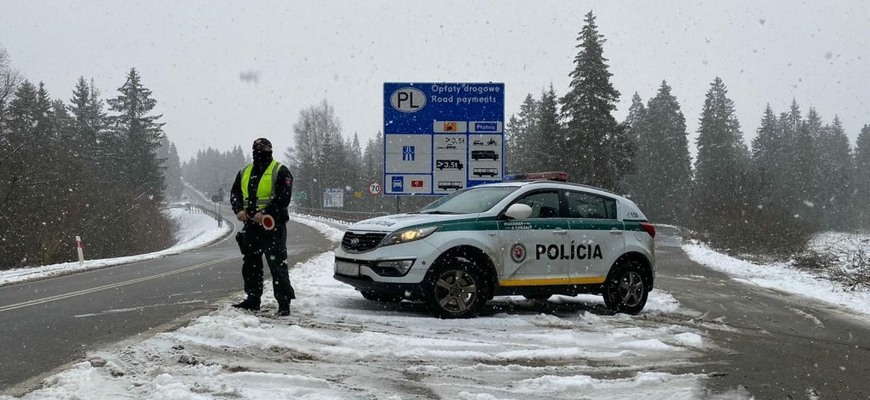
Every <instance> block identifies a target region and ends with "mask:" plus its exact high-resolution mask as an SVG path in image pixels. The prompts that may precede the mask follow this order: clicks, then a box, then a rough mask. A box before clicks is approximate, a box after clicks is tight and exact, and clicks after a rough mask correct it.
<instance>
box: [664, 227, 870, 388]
mask: <svg viewBox="0 0 870 400" xmlns="http://www.w3.org/2000/svg"><path fill="white" fill-rule="evenodd" d="M658 230H659V236H657V237H656V241H657V247H656V261H657V265H658V275H657V281H656V285H657V286H658V287H660V288H662V289H663V290H665V291H667V292H669V293H670V294H672V295H673V296H674V297H676V298H677V300H679V302H680V310H679V311H678V313H676V314H667V315H663V316H661V318H662V319H665V320H672V322H673V323H677V324H682V325H689V326H693V327H696V328H698V329H700V330H701V331H703V332H705V333H706V334H707V335H709V336H710V337H711V338H712V339H713V341H714V343H715V345H717V346H719V347H718V348H715V349H712V350H711V351H709V352H708V353H707V354H706V355H705V356H704V357H703V358H702V359H700V360H694V361H695V362H697V363H700V364H701V367H702V368H701V371H703V372H704V373H707V374H708V375H709V376H710V378H709V380H708V385H709V387H710V388H711V389H712V390H714V391H716V392H720V393H721V392H725V391H729V390H735V389H737V388H738V387H739V386H744V387H745V388H746V389H747V390H748V391H749V393H751V394H752V395H753V396H754V397H755V398H756V399H868V398H870V323H868V322H867V321H868V318H867V317H866V316H863V315H855V314H851V313H850V312H848V311H845V310H844V309H843V308H841V307H836V306H832V305H830V304H827V303H823V302H819V301H815V300H811V299H808V298H806V297H803V296H799V295H794V294H789V293H783V292H779V291H775V290H770V289H764V288H760V287H758V286H754V285H751V284H746V283H742V282H740V281H737V280H734V279H731V278H730V277H728V276H727V275H724V274H722V273H719V272H716V271H713V270H711V269H709V268H706V267H703V266H701V265H698V264H696V263H694V262H692V261H690V260H689V259H688V258H687V257H686V255H685V253H684V252H683V251H682V249H680V247H679V245H680V242H679V234H678V233H677V232H676V230H674V229H671V228H664V227H663V228H659V229H658ZM684 372H696V373H697V372H699V368H698V365H691V366H688V367H687V368H686V371H684Z"/></svg>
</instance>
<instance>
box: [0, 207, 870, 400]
mask: <svg viewBox="0 0 870 400" xmlns="http://www.w3.org/2000/svg"><path fill="white" fill-rule="evenodd" d="M298 222H302V223H305V224H307V225H310V226H313V227H315V228H317V229H318V230H319V231H321V232H323V233H324V234H326V235H327V237H328V238H329V239H330V240H332V241H333V242H334V241H337V240H338V238H339V237H340V231H338V230H336V229H334V228H331V227H329V226H326V225H324V224H322V223H319V222H315V221H310V220H303V219H298ZM662 231H663V232H665V234H664V235H662V236H661V240H659V242H658V244H659V250H658V251H659V273H658V278H657V279H658V280H657V287H658V289H657V290H655V291H654V292H652V293H651V295H650V302H649V304H648V306H647V309H646V310H645V311H644V312H643V313H642V314H641V315H639V316H626V315H610V314H609V313H608V312H607V311H606V310H605V309H604V307H603V304H602V302H601V299H600V297H595V296H578V297H561V296H554V297H553V298H551V299H550V300H549V301H546V302H541V301H528V300H525V299H523V298H521V297H500V298H497V299H495V300H493V301H491V302H490V303H489V304H488V305H487V308H486V309H485V310H484V312H483V315H482V316H481V317H479V318H476V319H472V320H440V319H435V318H431V317H429V316H428V314H427V313H426V312H425V310H424V309H423V307H422V305H420V304H416V303H409V302H403V303H399V304H386V303H376V302H370V301H366V300H364V299H363V298H362V297H361V296H360V295H359V293H357V292H355V291H354V290H353V289H352V288H350V287H349V286H346V285H343V284H341V283H338V282H336V281H335V280H334V279H333V278H332V268H333V267H332V253H331V252H329V251H327V252H325V253H322V254H320V255H318V256H316V257H314V258H312V259H310V260H308V261H306V262H302V263H299V264H297V265H295V266H294V267H293V268H292V269H291V279H292V280H293V283H294V286H295V287H296V288H297V295H298V297H299V298H298V299H297V300H296V301H294V302H293V305H292V307H291V308H292V315H291V316H290V317H289V318H275V317H273V316H272V313H273V312H274V308H275V302H274V299H273V298H272V297H270V296H271V294H270V293H267V296H266V298H265V299H264V300H265V302H264V306H265V310H264V311H263V312H261V313H257V314H250V313H245V312H240V311H238V310H234V309H231V308H230V307H229V306H228V301H225V302H223V303H222V304H219V305H218V306H217V307H218V309H217V310H216V311H214V312H212V313H210V314H208V315H205V316H201V317H199V318H196V319H195V320H193V321H192V322H191V323H190V324H189V325H187V326H185V327H182V328H180V329H177V330H175V331H171V332H165V333H159V334H157V335H155V336H153V337H151V338H150V339H147V340H144V341H142V340H133V341H127V342H123V343H118V344H116V345H113V346H109V347H105V348H102V349H100V350H97V351H91V352H88V355H87V356H86V357H83V358H82V360H84V361H83V362H80V363H78V364H75V365H73V366H72V368H69V369H67V370H65V371H63V372H61V373H59V374H57V375H54V376H51V377H49V378H47V379H46V380H45V381H44V383H43V385H42V388H41V389H39V390H37V391H34V392H31V393H29V394H27V395H25V396H24V398H28V399H29V398H32V399H42V398H46V397H50V398H55V397H56V398H137V399H138V398H142V399H215V398H240V399H260V398H276V399H391V400H393V399H395V400H398V399H404V400H407V399H470V400H495V399H578V398H582V399H623V398H624V399H628V398H646V399H667V400H675V399H699V398H703V399H716V400H723V399H748V398H752V397H753V396H754V398H759V399H762V398H764V399H766V398H795V399H819V398H821V399H829V398H867V396H868V393H870V391H868V386H867V385H868V384H867V383H866V382H864V377H866V376H868V374H870V371H868V370H867V368H868V365H870V363H868V361H870V356H868V349H870V344H868V343H867V341H868V340H870V331H868V329H867V325H866V322H865V321H866V315H859V314H855V313H853V312H851V311H848V310H847V309H845V308H842V307H837V306H834V305H830V304H826V303H822V302H818V301H815V300H811V299H808V298H805V297H802V296H796V295H793V294H787V293H784V292H782V291H775V290H770V289H764V288H761V287H759V286H757V285H753V284H749V283H747V282H746V281H743V280H735V279H733V278H732V277H730V276H728V275H725V274H722V273H720V272H716V271H714V270H711V269H709V268H707V267H703V266H701V265H699V264H696V263H694V262H692V261H690V260H689V259H688V258H687V257H686V255H685V254H684V253H683V250H682V249H681V247H680V241H679V240H678V238H676V237H675V236H669V235H668V234H667V229H662ZM781 279H783V280H785V279H789V278H788V276H787V275H783V276H782V278H781ZM0 398H2V396H0Z"/></svg>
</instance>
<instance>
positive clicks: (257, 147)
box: [252, 138, 272, 151]
mask: <svg viewBox="0 0 870 400" xmlns="http://www.w3.org/2000/svg"><path fill="white" fill-rule="evenodd" d="M252 148H253V150H254V151H272V142H270V141H269V139H266V138H259V139H257V140H255V141H254V146H253V147H252Z"/></svg>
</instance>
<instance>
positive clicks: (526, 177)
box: [504, 171, 568, 182]
mask: <svg viewBox="0 0 870 400" xmlns="http://www.w3.org/2000/svg"><path fill="white" fill-rule="evenodd" d="M504 180H506V181H560V182H568V173H567V172H563V171H547V172H529V173H526V174H513V175H505V177H504Z"/></svg>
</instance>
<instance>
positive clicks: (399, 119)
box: [383, 83, 504, 195]
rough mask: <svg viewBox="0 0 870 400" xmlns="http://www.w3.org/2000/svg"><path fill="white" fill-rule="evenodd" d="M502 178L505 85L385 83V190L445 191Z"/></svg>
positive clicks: (389, 192) (398, 192)
mask: <svg viewBox="0 0 870 400" xmlns="http://www.w3.org/2000/svg"><path fill="white" fill-rule="evenodd" d="M503 176H504V84H503V83H384V180H383V182H384V188H383V192H384V194H386V195H443V194H449V193H452V192H454V191H456V190H459V189H463V188H467V187H470V186H474V185H479V184H482V183H490V182H499V181H501V180H502V177H503Z"/></svg>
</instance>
